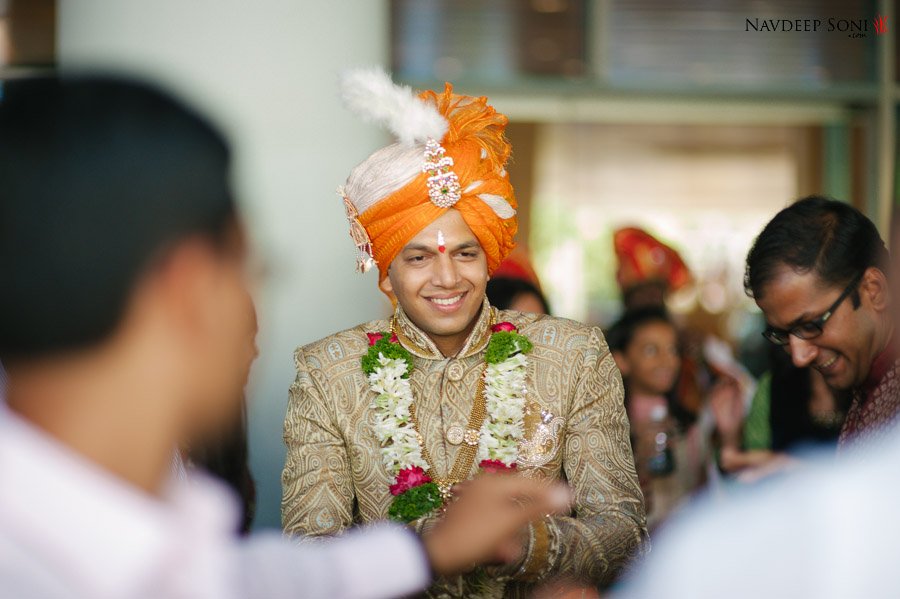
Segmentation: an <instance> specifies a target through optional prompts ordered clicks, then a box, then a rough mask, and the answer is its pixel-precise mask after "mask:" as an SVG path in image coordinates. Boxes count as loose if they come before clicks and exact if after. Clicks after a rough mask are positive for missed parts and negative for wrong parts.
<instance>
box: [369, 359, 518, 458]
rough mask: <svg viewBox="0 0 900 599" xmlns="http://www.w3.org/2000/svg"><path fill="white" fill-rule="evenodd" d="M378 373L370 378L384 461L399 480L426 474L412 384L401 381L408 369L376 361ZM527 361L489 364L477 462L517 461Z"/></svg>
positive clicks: (402, 363) (394, 362) (399, 362)
mask: <svg viewBox="0 0 900 599" xmlns="http://www.w3.org/2000/svg"><path fill="white" fill-rule="evenodd" d="M378 363H379V367H378V368H376V369H375V371H374V372H373V373H372V374H370V375H369V386H370V388H371V389H372V391H373V392H374V393H375V394H376V397H375V399H374V401H373V402H372V408H374V409H375V427H374V430H375V435H376V436H377V437H378V440H379V441H380V443H381V459H382V462H383V463H384V465H385V467H386V468H387V469H388V471H389V472H390V473H391V474H393V475H396V474H397V473H399V472H400V471H401V470H404V469H406V468H410V467H412V466H419V467H420V468H422V469H423V470H427V469H428V464H427V463H426V462H425V459H424V457H423V456H422V447H421V445H420V443H419V435H418V434H417V433H416V430H415V429H414V428H413V425H412V414H411V412H410V408H411V406H412V405H413V401H414V399H413V394H412V388H411V387H410V385H409V379H405V378H403V374H404V373H405V372H406V369H407V364H406V362H405V361H404V360H402V359H390V358H386V357H384V356H383V355H380V356H379V358H378ZM527 371H528V358H527V357H526V356H525V354H522V353H519V354H516V355H514V356H512V357H510V358H508V359H506V360H504V361H503V362H500V363H499V364H488V365H487V368H486V369H485V372H484V394H485V404H486V405H485V407H486V411H487V418H485V421H484V423H483V424H482V426H481V431H480V435H479V442H478V454H477V455H478V457H477V459H478V461H479V462H481V461H482V460H499V461H501V462H503V463H504V464H505V465H506V466H512V465H513V464H515V463H516V461H517V460H518V457H519V442H520V441H521V440H522V438H523V437H524V435H525V394H526V384H525V378H526V374H527Z"/></svg>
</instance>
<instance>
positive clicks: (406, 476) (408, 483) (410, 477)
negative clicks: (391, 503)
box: [391, 466, 431, 495]
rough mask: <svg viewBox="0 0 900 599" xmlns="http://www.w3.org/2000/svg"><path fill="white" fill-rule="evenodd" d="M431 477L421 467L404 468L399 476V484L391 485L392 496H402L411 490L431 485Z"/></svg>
mask: <svg viewBox="0 0 900 599" xmlns="http://www.w3.org/2000/svg"><path fill="white" fill-rule="evenodd" d="M430 482H431V477H430V476H428V475H427V474H425V471H424V470H422V469H421V468H420V467H419V466H410V467H409V468H404V469H403V470H401V471H400V472H399V474H397V482H396V483H394V484H393V485H391V495H400V494H401V493H406V492H407V491H409V490H410V489H413V488H415V487H420V486H422V485H424V484H425V483H430Z"/></svg>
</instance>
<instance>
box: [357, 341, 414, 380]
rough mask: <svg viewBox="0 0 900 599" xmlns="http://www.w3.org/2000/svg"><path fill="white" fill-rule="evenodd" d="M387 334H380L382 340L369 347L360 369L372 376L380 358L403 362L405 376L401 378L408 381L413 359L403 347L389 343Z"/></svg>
mask: <svg viewBox="0 0 900 599" xmlns="http://www.w3.org/2000/svg"><path fill="white" fill-rule="evenodd" d="M389 338H390V334H389V333H382V338H381V339H379V340H378V341H376V342H375V344H374V345H371V346H369V351H368V352H366V354H365V355H364V356H363V357H362V369H363V372H365V373H366V374H372V373H373V372H375V370H377V369H378V367H379V366H381V364H379V363H378V359H379V357H380V356H384V357H385V358H389V359H391V360H398V359H399V360H403V361H404V362H406V374H404V375H403V378H405V379H408V378H409V376H410V375H411V374H412V371H413V357H412V354H411V353H409V351H407V349H406V348H405V347H403V346H402V345H400V344H399V343H391V342H390V340H389Z"/></svg>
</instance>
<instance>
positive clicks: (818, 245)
mask: <svg viewBox="0 0 900 599" xmlns="http://www.w3.org/2000/svg"><path fill="white" fill-rule="evenodd" d="M889 262H890V256H889V255H888V251H887V249H886V248H885V245H884V242H883V241H882V239H881V237H880V236H879V234H878V229H876V227H875V225H874V224H873V223H872V221H870V220H869V219H868V218H866V217H865V215H863V214H862V213H860V212H859V211H858V210H856V209H855V208H853V207H852V206H850V205H849V204H845V203H843V202H839V201H836V200H832V199H828V198H824V197H819V196H810V197H807V198H803V199H801V200H798V201H797V202H795V203H794V204H792V205H791V206H789V207H787V208H785V209H784V210H782V211H781V212H779V213H778V214H777V215H776V216H775V218H773V219H772V220H771V221H770V222H769V223H768V224H767V225H766V226H765V228H764V229H763V230H762V232H761V233H760V235H759V237H758V238H757V239H756V241H755V242H754V244H753V247H752V248H751V249H750V252H749V254H748V255H747V271H746V277H745V287H746V289H747V293H748V294H749V295H751V297H753V299H754V300H755V301H756V304H757V305H758V306H759V307H760V309H761V310H762V311H763V315H764V316H765V319H766V323H767V328H766V330H765V332H764V333H763V334H764V335H765V337H766V339H768V340H769V341H770V342H772V343H773V344H775V345H777V346H780V347H782V348H783V349H784V350H785V351H786V352H788V353H789V354H790V356H791V359H792V360H793V363H794V365H795V366H797V367H798V368H805V367H810V368H815V369H816V370H818V371H819V372H820V373H821V374H822V377H823V378H824V379H825V383H826V384H827V385H828V386H829V387H831V388H833V389H836V390H838V391H852V393H853V401H852V403H851V405H850V408H849V410H848V412H847V416H846V419H845V420H844V423H843V426H842V429H841V434H840V440H839V447H840V448H844V447H847V446H850V445H852V444H854V443H857V442H865V441H871V440H873V439H876V438H878V437H880V436H882V435H884V434H885V431H888V430H890V429H892V428H893V425H894V422H895V420H896V416H897V413H898V411H900V376H898V371H900V360H898V359H897V352H896V350H895V348H894V347H893V345H892V343H891V340H892V338H893V335H894V322H895V320H894V319H895V317H894V314H893V307H892V297H891V296H892V293H891V288H890V285H889V283H888V276H887V274H886V273H887V272H888V267H889Z"/></svg>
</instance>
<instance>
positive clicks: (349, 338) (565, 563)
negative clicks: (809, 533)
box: [282, 70, 647, 597]
mask: <svg viewBox="0 0 900 599" xmlns="http://www.w3.org/2000/svg"><path fill="white" fill-rule="evenodd" d="M343 94H344V98H345V101H346V103H347V104H348V107H349V108H351V109H352V110H354V111H355V112H357V113H358V114H360V115H361V116H364V117H366V118H367V119H368V120H371V121H375V122H379V123H382V124H384V125H387V126H388V127H389V128H390V129H391V130H392V132H393V133H394V134H395V136H396V137H397V138H398V141H397V143H394V144H391V145H389V146H387V147H385V148H382V149H380V150H377V151H376V152H375V153H373V154H372V155H371V156H370V157H369V158H367V159H366V160H365V161H363V162H362V163H361V164H359V165H358V166H356V167H355V168H354V169H353V170H352V171H351V173H350V176H349V177H348V179H347V182H346V185H345V186H344V187H343V190H342V193H343V199H344V207H345V210H346V212H347V216H348V218H349V221H350V231H351V238H352V239H353V241H354V242H355V243H356V246H357V249H358V251H359V254H358V258H359V261H358V267H359V269H360V270H365V269H366V267H369V266H372V265H373V264H374V265H376V266H377V268H378V275H379V286H380V289H381V290H382V291H383V292H384V293H385V294H386V295H388V297H389V298H390V299H391V300H392V302H393V303H394V305H395V311H394V314H393V315H392V317H391V318H389V319H381V320H375V321H372V322H368V323H364V324H361V325H359V326H356V327H354V328H351V329H348V330H346V331H342V332H339V333H336V334H334V335H331V336H329V337H326V338H325V339H322V340H320V341H317V342H315V343H312V344H309V345H307V346H305V347H301V348H298V349H297V351H296V354H295V364H296V366H297V378H296V381H295V383H294V385H293V386H292V387H291V390H290V400H289V407H288V411H287V415H286V418H285V425H284V432H285V442H286V444H287V447H288V454H287V461H286V464H285V469H284V475H283V483H284V496H283V501H282V517H283V522H284V527H285V530H286V531H287V532H288V533H299V534H305V535H333V534H338V533H340V532H342V531H343V530H344V529H346V528H347V527H349V526H352V525H354V524H356V523H360V522H371V521H377V520H384V519H386V518H391V519H395V520H398V521H403V522H408V523H409V525H410V527H411V528H412V529H414V530H416V531H419V532H423V531H428V530H429V529H430V528H431V527H433V526H439V525H440V523H441V522H442V520H443V516H442V507H443V506H445V505H448V504H449V505H453V502H452V498H453V496H454V491H453V486H454V485H455V484H457V483H459V482H460V481H465V480H467V479H468V478H470V477H471V476H473V475H476V474H477V473H478V472H480V471H491V470H496V471H503V472H511V471H523V473H524V474H525V475H527V476H530V477H533V478H534V479H536V480H541V481H554V480H560V479H565V480H567V481H568V483H569V484H570V485H571V487H572V489H573V493H574V496H575V504H574V510H573V511H572V513H569V514H566V515H560V516H552V517H547V518H540V519H536V520H534V521H533V522H531V523H530V524H529V525H528V526H524V527H523V528H522V530H521V531H520V537H519V539H520V542H519V544H518V546H517V548H516V551H515V552H513V553H512V554H509V555H507V556H504V559H503V560H498V561H497V562H496V563H495V564H492V565H490V566H489V567H485V568H477V569H474V570H472V571H471V572H468V573H467V574H466V575H465V576H458V577H445V578H441V579H440V580H438V581H437V582H436V584H435V585H434V586H432V587H431V589H430V590H429V594H430V596H438V597H471V596H491V597H523V596H530V595H531V593H532V592H533V591H534V589H535V587H536V585H538V584H541V583H543V582H545V581H548V580H554V579H556V578H560V577H566V578H569V579H574V580H576V581H578V582H585V583H587V584H588V585H593V586H597V585H603V584H606V583H608V582H609V581H610V580H612V579H613V578H614V577H615V576H616V575H617V574H618V572H619V571H620V570H621V569H622V567H623V566H624V565H625V564H626V563H627V562H628V561H629V560H630V559H631V558H632V557H633V556H634V555H636V554H639V553H641V552H642V551H643V550H644V547H645V542H646V536H647V533H646V527H645V518H644V508H643V499H642V497H641V492H640V488H639V486H638V482H637V477H636V475H635V472H634V464H633V461H632V453H631V448H630V446H629V439H628V421H627V418H626V415H625V411H624V409H623V406H622V383H621V378H620V376H619V372H618V369H617V368H616V366H615V362H614V360H613V358H612V356H611V355H610V353H609V351H608V349H607V347H606V344H605V342H604V340H603V334H602V332H601V331H600V329H598V328H596V327H588V326H585V325H581V324H579V323H575V322H572V321H567V320H563V319H558V318H553V317H551V316H545V315H539V314H524V313H521V312H512V311H501V310H498V309H496V308H495V307H493V306H491V305H490V303H489V302H488V301H487V299H486V297H485V287H486V285H487V283H488V279H489V277H490V275H491V273H492V272H495V271H496V269H497V267H498V266H499V264H500V263H501V261H502V260H503V258H505V257H506V256H507V255H508V254H509V252H510V250H512V249H513V246H514V242H513V237H514V235H515V233H516V230H517V227H518V224H517V220H516V206H517V204H516V199H515V194H514V191H513V189H512V186H511V184H510V183H509V179H508V174H507V172H506V170H505V166H506V163H507V160H508V159H509V155H510V152H511V147H510V145H509V142H508V141H507V140H506V138H505V136H504V131H505V128H506V125H507V122H508V119H507V118H506V116H504V115H502V114H500V113H498V112H496V111H495V110H494V108H493V107H491V106H490V105H488V104H487V98H484V97H471V96H464V95H458V94H454V93H453V90H452V86H451V85H450V84H446V86H445V88H444V90H443V91H442V92H435V91H426V92H423V93H421V94H418V95H417V94H414V93H413V92H412V91H411V90H410V89H409V88H404V87H399V86H395V85H394V84H393V83H392V82H391V80H390V78H389V77H388V76H387V75H386V74H385V73H384V72H383V71H380V70H362V71H354V72H352V73H349V74H347V75H346V76H345V77H344V81H343Z"/></svg>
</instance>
